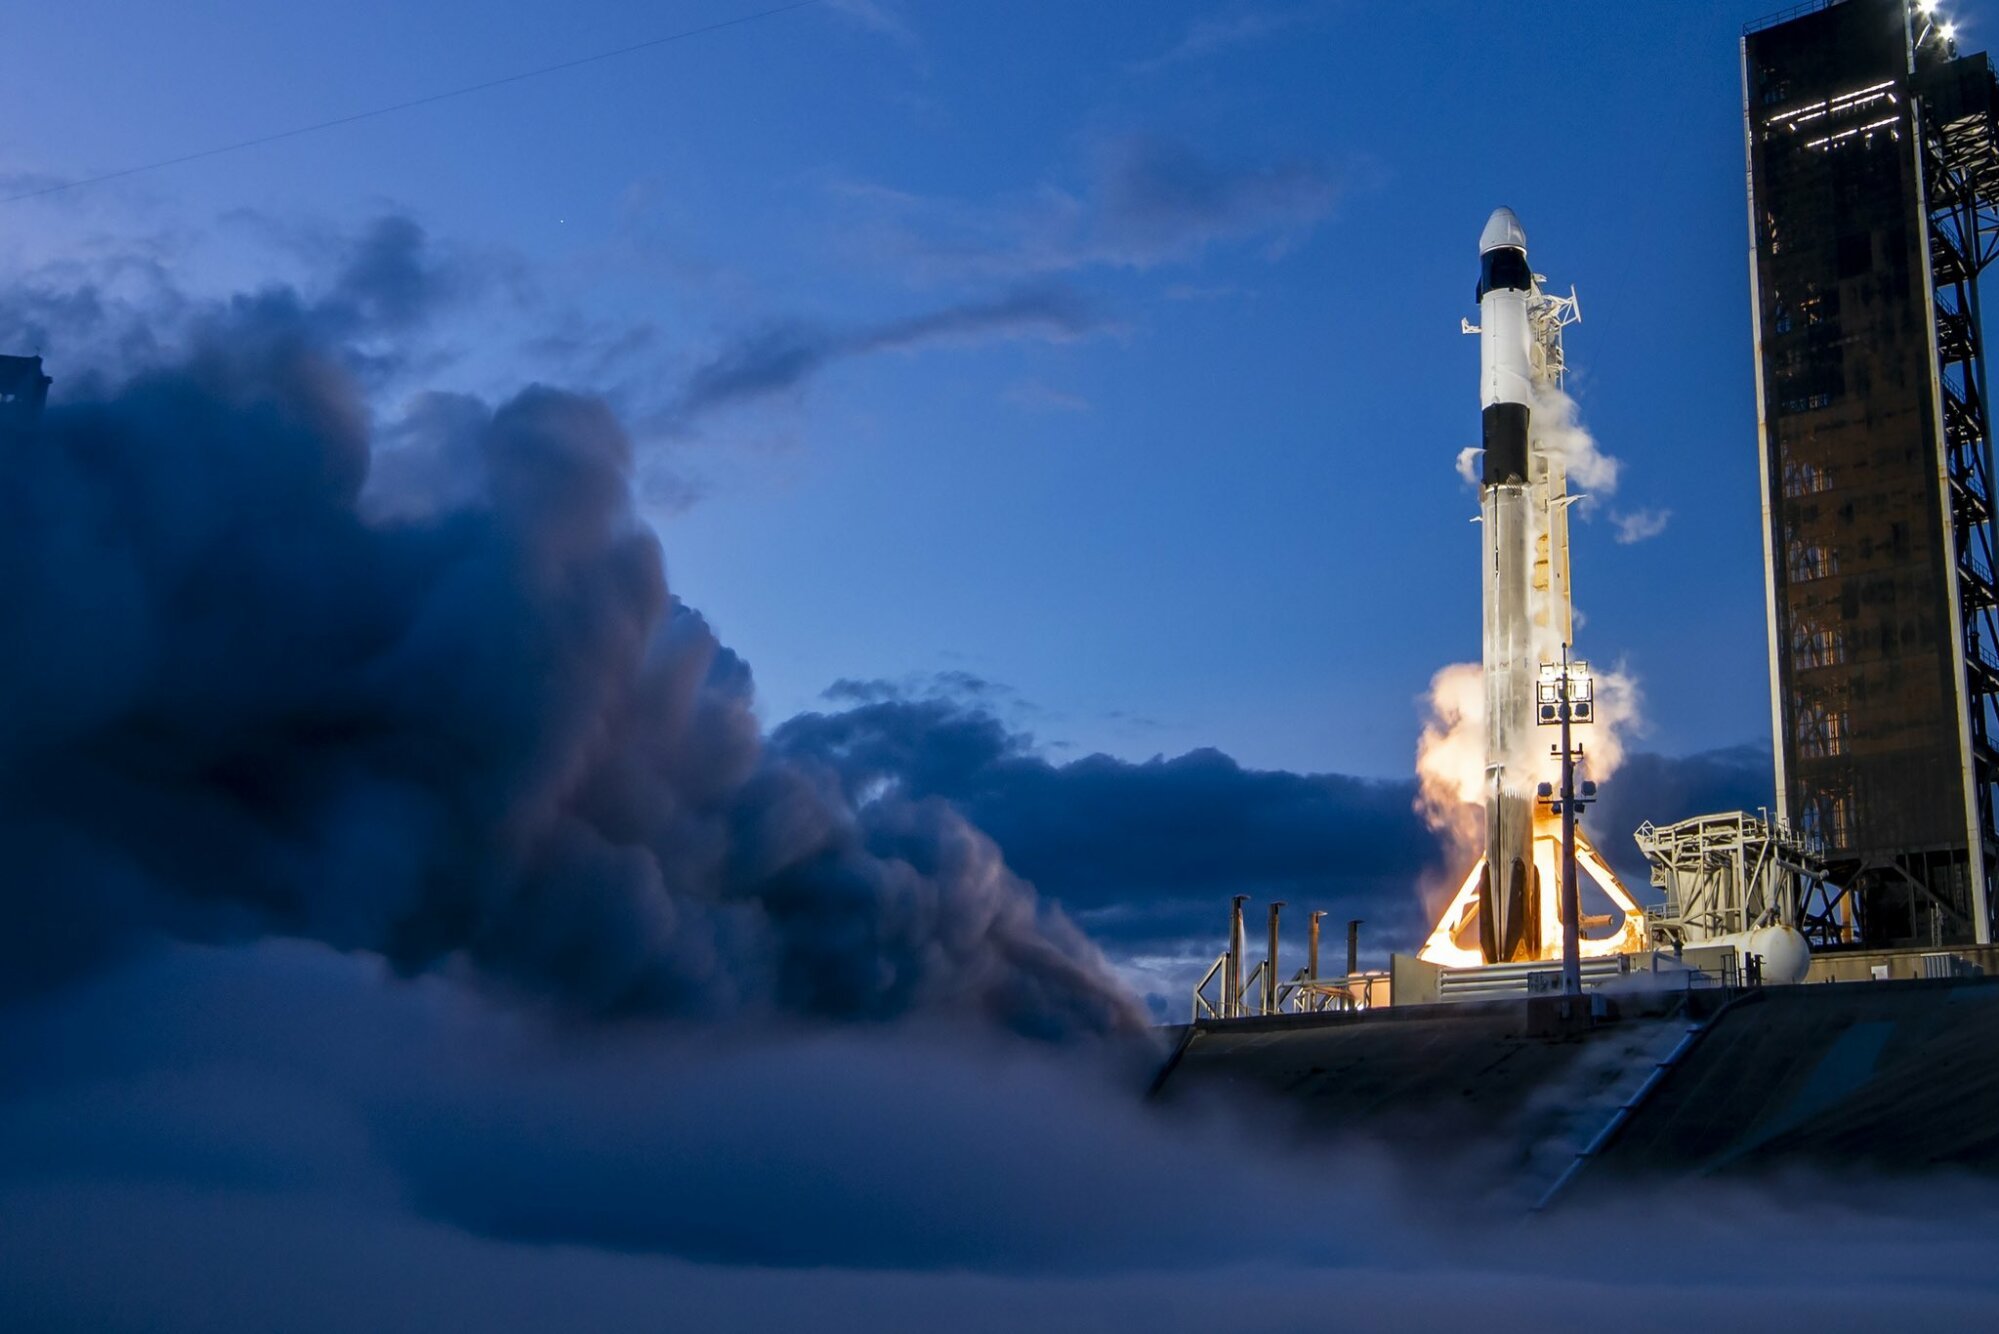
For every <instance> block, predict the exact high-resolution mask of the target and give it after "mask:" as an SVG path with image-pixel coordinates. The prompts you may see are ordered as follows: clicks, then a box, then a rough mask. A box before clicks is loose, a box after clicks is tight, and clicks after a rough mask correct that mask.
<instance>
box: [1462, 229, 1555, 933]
mask: <svg viewBox="0 0 1999 1334" xmlns="http://www.w3.org/2000/svg"><path fill="white" fill-rule="evenodd" d="M1478 265H1479V277H1478V309H1479V342H1478V383H1479V405H1480V408H1481V409H1482V416H1483V426H1484V443H1485V464H1484V472H1483V476H1482V478H1481V486H1480V488H1479V513H1480V516H1481V517H1482V518H1483V519H1484V525H1483V533H1484V539H1485V640H1484V642H1485V653H1484V664H1485V726H1486V783H1487V787H1486V856H1485V874H1484V877H1483V881H1482V883H1481V885H1480V888H1479V902H1480V905H1481V907H1480V914H1479V945H1480V952H1481V953H1482V954H1483V955H1484V956H1485V958H1486V960H1487V961H1488V962H1493V963H1500V962H1505V961H1507V960H1512V959H1533V958H1538V957H1540V954H1541V939H1540V934H1541V933H1540V922H1541V910H1540V893H1541V886H1540V884H1539V875H1538V874H1537V872H1536V870H1535V866H1534V813H1535V803H1534V782H1535V780H1534V772H1533V768H1532V766H1531V764H1530V763H1528V762H1527V757H1528V756H1529V755H1530V754H1531V751H1532V744H1533V735H1532V733H1533V728H1534V687H1535V682H1536V680H1537V677H1538V674H1539V669H1540V656H1539V654H1538V653H1537V651H1536V647H1535V635H1534V623H1535V620H1536V619H1537V618H1536V617H1535V615H1534V609H1533V607H1532V606H1531V602H1532V599H1533V597H1534V591H1535V590H1534V585H1535V582H1536V581H1535V578H1534V569H1535V563H1536V562H1535V556H1536V541H1535V537H1536V533H1535V529H1536V526H1537V525H1536V524H1535V522H1534V520H1535V517H1536V516H1535V514H1534V500H1535V496H1534V489H1535V488H1534V481H1535V477H1534V469H1533V466H1532V463H1533V460H1532V453H1531V447H1530V437H1531V434H1532V430H1533V403H1534V375H1535V366H1534V361H1535V358H1534V330H1533V325H1532V320H1531V318H1530V311H1529V302H1530V301H1531V300H1532V298H1533V296H1534V271H1533V270H1532V269H1531V268H1529V267H1528V264H1527V233H1526V232H1524V231H1523V230H1521V227H1520V219H1518V218H1516V217H1515V216H1514V215H1513V210H1512V209H1509V208H1502V209H1498V210H1496V211H1494V213H1493V215H1492V217H1491V218H1489V219H1487V221H1486V224H1485V230H1484V231H1483V232H1481V233H1480V234H1479V238H1478ZM1541 526H1542V527H1544V528H1545V521H1544V523H1543V525H1541ZM1544 540H1545V539H1544ZM1564 564H1566V562H1564ZM1564 573H1566V571H1565V572H1564ZM1564 582H1566V581H1565V580H1564ZM1552 591H1553V590H1552V589H1550V588H1548V587H1547V586H1546V585H1545V584H1544V588H1543V596H1544V597H1545V596H1546V595H1547V593H1548V592H1552ZM1566 591H1567V590H1566V589H1563V590H1562V592H1563V593H1566ZM1540 619H1541V620H1543V621H1544V622H1545V620H1546V617H1545V615H1544V616H1543V617H1541V618H1540Z"/></svg>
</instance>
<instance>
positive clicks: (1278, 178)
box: [1100, 136, 1338, 265]
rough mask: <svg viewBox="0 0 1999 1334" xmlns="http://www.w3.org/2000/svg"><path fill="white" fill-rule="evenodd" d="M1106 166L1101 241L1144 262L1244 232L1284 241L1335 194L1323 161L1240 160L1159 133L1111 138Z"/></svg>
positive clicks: (1319, 214)
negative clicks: (1209, 153) (1248, 164)
mask: <svg viewBox="0 0 1999 1334" xmlns="http://www.w3.org/2000/svg"><path fill="white" fill-rule="evenodd" d="M1102 171H1103V175H1102V178H1101V192H1102V193H1101V205H1102V212H1101V221H1100V229H1101V244H1102V246H1103V247H1104V250H1105V253H1107V254H1110V255H1117V256H1122V257H1123V258H1124V262H1127V263H1131V264H1139V265H1142V264H1148V263H1157V262H1160V261H1163V260H1166V259H1184V258H1187V257H1189V256H1191V255H1193V254H1195V253H1197V252H1199V251H1200V250H1202V249H1204V248H1205V247H1207V246H1209V245H1211V244H1214V243H1216V242H1219V241H1226V240H1234V239H1240V238H1244V237H1263V238H1266V239H1268V240H1269V241H1271V242H1273V243H1282V242H1285V241H1287V240H1290V239H1292V238H1295V237H1297V236H1299V235H1301V234H1303V233H1304V232H1305V231H1307V230H1309V229H1310V228H1311V227H1312V226H1314V225H1315V224H1317V223H1318V222H1319V221H1320V220H1321V219H1323V218H1325V217H1326V216H1327V215H1328V214H1329V213H1331V212H1332V208H1333V205H1334V203H1335V202H1336V201H1337V199H1338V190H1337V188H1336V186H1335V183H1334V180H1333V177H1332V174H1331V173H1330V172H1329V171H1328V170H1327V169H1326V168H1325V167H1323V166H1321V165H1319V164H1316V163H1312V162H1302V161H1300V162H1285V163H1274V164H1269V165H1263V166H1255V167H1242V166H1236V165H1232V164H1225V163H1222V162H1219V161H1217V160H1215V159H1212V158H1209V157H1205V156H1203V155H1202V154H1200V153H1197V152H1195V151H1194V150H1193V149H1192V148H1191V147H1189V146H1188V145H1186V144H1183V143H1179V142H1176V141H1174V140H1171V139H1163V138H1158V137H1154V136H1141V137H1135V138H1130V139H1125V140H1120V141H1118V142H1117V143H1115V144H1113V145H1111V146H1110V147H1109V149H1107V150H1106V153H1105V156H1104V161H1103V164H1102Z"/></svg>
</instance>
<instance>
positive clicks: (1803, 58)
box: [1742, 0, 1999, 945]
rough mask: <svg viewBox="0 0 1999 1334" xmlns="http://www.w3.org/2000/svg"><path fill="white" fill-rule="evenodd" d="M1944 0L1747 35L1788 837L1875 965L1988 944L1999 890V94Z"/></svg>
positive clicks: (1896, 4) (1889, 5)
mask: <svg viewBox="0 0 1999 1334" xmlns="http://www.w3.org/2000/svg"><path fill="white" fill-rule="evenodd" d="M1948 3H1949V0H1945V2H1944V3H1941V4H1940V3H1938V0H1922V3H1906V2H1905V0H1823V2H1822V3H1818V4H1813V5H1808V6H1801V7H1799V8H1797V9H1793V10H1791V11H1789V12H1788V13H1787V14H1785V15H1782V16H1779V17H1778V18H1777V19H1775V20H1770V21H1766V22H1765V23H1763V24H1760V25H1751V26H1750V28H1748V29H1747V30H1745V32H1744V35H1743V39H1742V78H1743V108H1744V131H1745V137H1746V141H1747V150H1748V159H1749V225H1750V236H1751V250H1750V273H1751V284H1752V288H1753V306H1754V310H1753V317H1754V321H1755V338H1756V393H1757V416H1758V429H1757V437H1758V447H1759V450H1760V459H1761V465H1762V491H1763V524H1764V527H1763V542H1764V566H1765V579H1766V590H1767V613H1768V620H1769V635H1770V686H1771V697H1772V715H1773V716H1772V727H1773V731H1774V741H1775V752H1776V760H1777V803H1778V816H1779V819H1780V821H1781V822H1784V823H1787V824H1789V825H1792V826H1795V827H1797V828H1798V829H1800V830H1802V831H1804V832H1805V833H1807V834H1809V835H1815V836H1816V837H1817V838H1818V839H1820V840H1822V841H1823V844H1824V846H1825V852H1826V865H1827V878H1828V879H1829V880H1831V881H1833V882H1834V883H1836V884H1840V885H1844V886H1846V887H1847V888H1848V890H1849V891H1850V892H1849V893H1848V894H1847V895H1846V896H1845V901H1844V902H1843V903H1842V904H1841V905H1840V913H1841V921H1840V922H1839V923H1838V927H1839V930H1840V932H1841V933H1842V934H1845V935H1848V936H1854V935H1857V936H1858V937H1859V938H1861V939H1864V940H1866V941H1868V942H1869V943H1873V944H1883V945H1887V944H1903V945H1916V944H1923V945H1934V944H1950V943H1961V942H1969V941H1977V942H1981V943H1982V942H1986V941H1989V940H1991V938H1992V927H1993V917H1992V908H1993V893H1992V877H1993V874H1994V872H1995V869H1999V825H1995V810H1994V796H1995V791H1994V785H1995V782H1999V751H1995V749H1994V745H1995V741H1999V586H1995V577H1994V563H1993V552H1994V538H1993V491H1992V478H1993V468H1992V442H1991V438H1990V433H1989V420H1988V413H1987V408H1986V393H1985V354H1984V344H1983V338H1982V334H1981V330H1980V328H1979V318H1978V278H1979V275H1980V273H1981V272H1982V271H1983V270H1984V269H1985V267H1986V265H1987V264H1988V263H1990V262H1991V260H1992V259H1993V258H1994V256H1995V254H1999V88H1995V83H1994V78H1993V72H1992V69H1991V67H1990V65H1989V63H1988V62H1987V60H1986V57H1985V56H1984V55H1982V54H1980V55H1969V56H1967V55H1960V54H1959V52H1958V50H1957V46H1956V41H1955V29H1954V28H1953V27H1952V25H1951V23H1950V21H1949V14H1948V13H1947V12H1945V11H1946V10H1947V6H1948Z"/></svg>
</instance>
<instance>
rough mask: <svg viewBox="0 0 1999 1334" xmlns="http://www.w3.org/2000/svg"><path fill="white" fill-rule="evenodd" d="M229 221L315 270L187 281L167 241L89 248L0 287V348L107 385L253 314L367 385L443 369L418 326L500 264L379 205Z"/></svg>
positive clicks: (495, 273)
mask: <svg viewBox="0 0 1999 1334" xmlns="http://www.w3.org/2000/svg"><path fill="white" fill-rule="evenodd" d="M230 222H231V224H232V225H234V226H236V227H237V228H238V229H239V230H244V231H246V233H247V234H251V235H253V236H255V237H256V238H257V239H259V240H263V241H268V242H273V243H276V244H277V245H279V246H280V247H281V248H282V249H284V250H286V251H288V252H289V253H291V254H292V255H294V256H296V257H297V258H298V259H299V260H301V261H302V262H303V263H304V265H305V267H306V268H307V269H308V271H309V273H310V275H311V276H310V278H309V279H308V280H307V281H306V282H305V283H304V284H303V285H302V286H292V285H288V284H271V285H268V286H266V287H264V288H262V289H259V290H256V291H252V292H246V293H239V294H235V295H233V296H230V297H227V298H221V299H209V298H202V297H198V296H195V295H193V294H191V293H190V292H189V291H187V290H186V289H185V288H184V287H183V286H182V285H181V284H180V283H179V281H178V280H177V278H176V267H177V265H176V257H175V255H174V254H173V253H172V252H171V248H168V249H165V250H161V251H160V252H158V253H155V252H153V251H149V250H147V249H144V248H136V247H135V248H129V249H125V250H121V251H119V252H116V253H113V254H108V255H101V256H86V257H81V258H74V259H69V260H65V261H62V262H59V263H55V264H51V265H49V266H47V267H45V268H41V269H36V270H31V271H28V272H26V273H23V274H20V275H18V276H15V277H14V278H13V279H12V280H11V281H10V282H9V283H8V284H7V285H6V287H5V288H4V289H0V347H7V348H10V349H31V350H33V351H35V352H38V353H40V354H42V355H43V356H45V357H48V358H50V359H52V360H53V361H54V362H55V363H57V364H58V365H60V367H61V369H62V373H63V381H64V386H65V392H66V393H67V394H69V395H71V396H72V397H73V396H75V394H76V393H77V391H78V389H79V387H81V388H82V390H83V392H85V393H100V392H109V391H110V389H111V387H112V386H115V385H117V384H120V383H122V382H124V381H126V380H129V379H130V378H131V377H133V376H134V375H136V374H138V373H139V372H141V371H144V370H159V369H162V368H164V367H165V366H167V365H168V364H169V363H170V362H172V361H174V360H175V359H177V358H179V357H180V356H182V355H183V353H184V350H185V349H186V348H188V347H190V346H193V345H195V344H197V343H199V344H201V345H203V346H204V347H205V348H206V349H207V350H208V351H209V352H210V353H215V352H218V351H220V350H221V349H222V348H223V347H224V346H225V345H227V344H228V342H229V340H230V338H231V337H232V336H234V335H233V334H232V333H231V332H230V331H231V330H237V329H242V328H247V327H251V326H259V327H262V328H265V329H277V328H282V330H283V336H284V337H287V338H291V339H297V340H303V341H305V342H307V343H310V344H312V345H313V346H314V347H316V348H318V349H320V351H321V353H322V354H323V355H324V356H325V357H326V358H327V359H329V360H338V361H339V362H340V363H341V365H342V366H343V367H344V369H345V370H346V371H347V372H348V373H349V374H352V375H355V376H357V377H359V378H361V379H362V380H363V382H364V383H366V384H368V385H370V386H379V385H381V384H383V383H385V382H387V381H389V380H390V379H392V378H394V377H396V376H397V375H400V374H403V373H406V372H409V371H412V370H418V369H434V368H435V367H437V366H438V365H441V364H442V363H443V362H444V361H445V360H448V356H447V354H445V353H443V352H442V351H440V350H439V349H437V348H435V347H430V346H426V345H425V343H424V342H423V341H422V340H421V339H420V338H419V337H418V335H420V334H423V333H425V332H427V331H429V330H430V329H431V328H432V327H433V326H434V324H435V323H436V322H437V321H438V319H439V318H440V317H441V316H442V315H444V314H446V313H448V312H451V311H454V310H457V309H460V308H462V307H464V306H465V305H466V304H467V303H469V302H471V301H473V300H475V299H476V298H478V297H479V296H480V295H481V294H483V293H484V292H486V291H487V290H489V289H490V288H491V287H492V286H493V285H494V284H495V283H496V282H498V281H499V280H500V279H501V277H502V275H503V271H504V268H505V266H504V265H503V264H502V263H501V262H500V261H498V260H493V259H483V260H475V259H473V258H471V257H468V256H466V255H463V254H459V253H457V252H455V251H453V250H450V249H449V248H446V247H440V246H438V245H437V244H436V243H435V242H434V241H433V240H432V239H431V238H430V236H429V235H428V233H426V231H425V230H424V228H423V227H422V226H421V225H420V224H418V223H417V222H416V221H415V220H414V219H412V218H409V217H407V216H404V215H400V214H388V215H383V216H381V217H377V218H374V219H372V220H370V221H369V222H367V223H365V224H363V225H362V226H361V227H360V228H359V229H357V230H356V231H354V232H351V233H350V232H336V231H331V230H328V229H325V228H299V227H292V226H286V225H284V224H282V223H280V222H278V221H275V220H272V219H267V218H264V217H261V216H258V215H252V214H247V213H239V214H237V215H235V216H234V217H233V218H232V219H231V220H230Z"/></svg>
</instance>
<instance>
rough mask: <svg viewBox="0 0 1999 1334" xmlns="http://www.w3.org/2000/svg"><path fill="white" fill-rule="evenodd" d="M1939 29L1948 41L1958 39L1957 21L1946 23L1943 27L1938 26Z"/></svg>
mask: <svg viewBox="0 0 1999 1334" xmlns="http://www.w3.org/2000/svg"><path fill="white" fill-rule="evenodd" d="M1937 31H1938V32H1940V33H1942V34H1943V39H1944V40H1945V41H1946V42H1954V41H1956V40H1957V25H1956V24H1955V23H1946V24H1944V25H1943V26H1942V27H1941V28H1938V29H1937Z"/></svg>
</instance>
